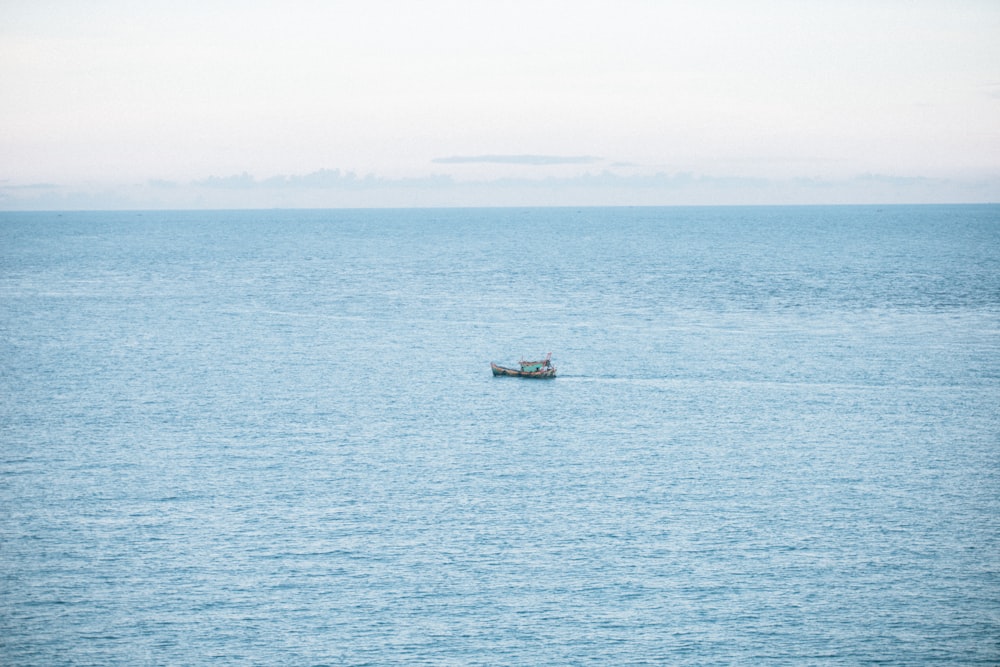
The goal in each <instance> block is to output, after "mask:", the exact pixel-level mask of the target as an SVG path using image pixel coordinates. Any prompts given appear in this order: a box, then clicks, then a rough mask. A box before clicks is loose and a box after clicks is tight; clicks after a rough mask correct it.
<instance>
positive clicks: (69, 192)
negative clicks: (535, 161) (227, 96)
mask: <svg viewBox="0 0 1000 667" xmlns="http://www.w3.org/2000/svg"><path fill="white" fill-rule="evenodd" d="M529 171H530V170H529ZM523 173H524V172H523V170H522V174H523ZM998 200H1000V177H998V176H992V175H988V174H986V175H983V176H982V177H981V178H979V179H976V180H969V179H966V180H951V179H944V178H933V177H927V176H920V175H903V174H880V173H867V174H859V175H856V176H849V177H844V178H834V179H831V178H823V177H813V178H791V179H767V178H759V177H752V176H744V175H724V174H720V175H717V174H702V173H697V172H690V171H677V172H672V173H671V172H657V173H646V174H635V173H630V174H622V173H616V172H615V171H613V170H610V169H604V170H600V171H595V172H589V173H584V174H576V175H571V176H555V175H548V176H539V175H536V176H535V177H529V176H525V175H521V176H507V177H504V178H495V179H490V178H484V179H476V180H457V179H455V178H454V177H452V176H450V175H427V176H417V177H408V178H387V177H382V176H378V175H376V174H366V175H364V176H358V175H357V174H355V173H354V172H352V171H341V170H339V169H321V170H319V171H314V172H311V173H305V174H296V175H290V176H284V175H278V176H267V177H264V178H257V177H255V176H253V175H251V174H249V173H247V172H243V173H240V174H234V175H230V176H211V177H208V178H204V179H199V180H194V181H188V182H175V181H167V180H158V179H153V180H149V181H146V182H145V183H137V184H132V185H128V184H118V185H114V184H99V183H89V184H78V185H57V184H51V183H25V184H15V183H11V182H10V181H9V180H6V181H5V180H0V210H98V209H133V210H138V209H219V208H261V209H264V208H387V207H458V206H469V207H475V206H670V205H718V204H727V205H741V204H779V205H780V204H871V203H874V204H891V203H901V204H902V203H911V204H919V203H957V202H991V201H993V202H995V201H998Z"/></svg>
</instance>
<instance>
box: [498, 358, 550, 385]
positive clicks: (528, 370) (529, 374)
mask: <svg viewBox="0 0 1000 667" xmlns="http://www.w3.org/2000/svg"><path fill="white" fill-rule="evenodd" d="M517 364H518V366H519V368H508V367H507V366H501V365H500V364H497V363H495V362H492V361H491V362H490V368H492V369H493V375H494V376H497V375H507V376H510V377H518V378H540V379H541V378H554V377H555V376H556V367H555V366H553V365H552V353H551V352H549V355H548V356H547V357H545V358H544V359H542V360H541V361H525V360H523V359H522V360H521V361H519V362H517Z"/></svg>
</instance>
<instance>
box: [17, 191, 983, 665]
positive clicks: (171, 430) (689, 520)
mask: <svg viewBox="0 0 1000 667" xmlns="http://www.w3.org/2000/svg"><path fill="white" fill-rule="evenodd" d="M549 351H551V352H552V353H553V361H554V365H555V366H556V367H557V368H558V370H559V377H558V378H556V379H555V380H552V381H545V382H541V381H528V380H519V379H515V378H494V377H492V374H491V373H490V368H489V362H490V361H497V362H499V363H513V362H515V361H516V360H517V359H519V358H521V357H526V358H542V357H544V355H545V354H546V353H548V352H549ZM0 396H2V397H3V400H2V401H0V573H2V576H0V600H2V601H3V604H2V607H0V662H4V663H7V664H79V663H84V664H191V665H197V664H218V663H223V664H225V663H251V664H276V663H277V664H280V663H290V664H314V665H321V664H463V665H467V664H524V665H566V664H595V665H596V664H601V665H606V664H624V665H627V664H718V663H762V664H791V663H794V664H800V663H816V662H831V663H844V664H857V663H859V662H873V661H884V662H888V663H890V664H924V663H928V662H934V661H940V662H946V663H951V664H956V663H957V664H974V663H984V664H990V663H996V662H997V661H998V660H1000V646H998V642H997V637H998V636H1000V555H998V554H1000V519H998V517H1000V492H998V489H1000V410H998V409H997V406H998V405H1000V207H997V206H913V207H906V206H898V207H882V208H879V207H776V208H769V207H746V208H740V207H720V208H606V209H600V208H583V209H575V208H560V209H545V208H538V209H451V210H418V209H409V210H407V209H400V210H332V211H322V210H316V211H240V212H225V211H222V212H220V211H192V212H143V213H138V212H115V213H99V212H92V213H63V214H57V213H48V214H46V213H35V214H15V213H2V214H0Z"/></svg>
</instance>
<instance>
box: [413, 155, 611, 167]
mask: <svg viewBox="0 0 1000 667" xmlns="http://www.w3.org/2000/svg"><path fill="white" fill-rule="evenodd" d="M603 161H604V158H599V157H594V156H593V155H452V156H451V157H439V158H435V159H433V160H431V162H434V163H435V164H525V165H550V164H594V163H597V162H603Z"/></svg>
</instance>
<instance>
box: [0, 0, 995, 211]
mask: <svg viewBox="0 0 1000 667" xmlns="http://www.w3.org/2000/svg"><path fill="white" fill-rule="evenodd" d="M332 170H340V172H341V175H343V174H345V173H347V172H351V173H353V174H356V175H357V177H358V178H359V179H360V178H364V177H365V176H369V179H370V180H371V179H374V180H373V181H371V182H376V181H377V182H378V183H381V184H383V185H392V184H394V183H397V182H399V181H405V180H407V179H410V180H411V181H412V182H414V183H418V182H419V179H428V178H430V177H432V176H433V177H437V178H438V179H439V181H438V183H439V184H440V182H441V181H440V179H442V178H443V179H444V180H445V181H446V182H447V183H451V184H452V185H454V184H462V183H468V182H474V183H476V184H477V189H476V191H475V193H470V192H466V193H465V199H464V200H463V201H462V203H463V204H469V203H472V204H475V203H482V204H484V205H489V204H491V203H495V202H493V201H491V199H490V195H489V190H490V188H489V184H490V183H493V182H496V181H498V179H508V181H507V183H508V185H509V183H510V182H514V181H518V182H520V181H522V180H524V181H542V182H547V183H549V184H551V187H552V188H553V189H558V188H559V187H563V186H567V187H568V186H571V185H573V184H574V183H577V182H579V183H581V184H583V185H586V183H588V182H590V183H593V179H597V178H603V179H605V180H607V179H611V180H613V181H614V183H615V185H616V187H617V188H618V190H620V192H618V194H617V195H616V199H615V203H622V201H624V202H625V203H628V201H629V200H628V194H627V192H628V190H629V188H630V187H632V186H633V185H634V184H635V183H641V184H642V185H640V186H636V187H640V188H645V189H643V190H642V192H643V197H644V198H645V199H643V198H642V197H638V198H637V201H636V203H648V201H647V200H649V199H650V197H652V201H654V202H656V201H658V200H657V199H656V197H655V196H653V195H651V194H650V193H651V192H652V191H655V189H656V187H657V186H656V185H655V182H654V184H653V185H650V180H649V179H651V178H654V176H655V175H659V178H660V179H661V180H662V179H665V182H667V183H669V184H670V188H668V189H671V188H672V192H674V193H675V194H676V193H677V192H678V191H680V190H682V189H683V187H682V186H683V184H684V183H687V182H689V181H690V180H691V179H694V180H695V181H697V182H699V183H701V185H702V186H705V185H706V184H714V186H713V187H716V188H717V189H718V190H719V191H720V192H721V191H722V190H724V189H725V187H726V185H725V184H726V183H730V182H739V183H744V184H746V183H765V184H778V183H793V182H797V183H803V182H805V183H812V184H819V185H824V184H830V183H832V184H839V185H838V187H840V188H841V190H842V192H841V193H840V194H839V195H838V196H839V197H840V198H841V199H843V198H844V197H847V198H848V199H849V198H850V188H851V187H853V186H852V185H851V184H856V183H858V182H860V181H859V179H861V180H862V181H864V182H865V183H867V184H868V185H871V183H874V182H879V183H883V184H890V185H892V186H893V187H896V186H900V184H903V185H902V186H900V187H904V186H906V184H909V185H910V186H913V188H911V190H910V191H909V192H910V193H911V195H912V196H913V197H916V198H917V199H919V198H920V197H919V195H920V194H921V193H920V192H917V187H919V188H921V189H922V194H923V195H924V198H925V199H927V198H928V192H929V191H928V190H927V189H928V188H931V189H933V188H935V187H936V188H938V189H939V191H940V193H941V194H940V198H942V199H943V200H955V199H956V197H957V198H959V199H960V198H961V197H962V196H963V195H962V194H961V193H962V192H965V193H967V194H966V198H967V199H969V200H976V201H997V200H1000V2H996V1H993V0H955V1H953V2H929V1H912V2H904V1H902V0H899V1H888V0H887V1H883V2H879V1H877V0H844V1H838V2H819V1H810V0H803V1H798V2H793V1H761V2H738V1H735V0H729V1H727V0H709V1H707V2H654V1H651V0H649V1H629V0H621V1H618V2H582V1H575V2H568V1H563V0H552V1H546V0H535V1H533V2H520V1H515V2H505V3H496V2H480V1H477V0H466V1H464V2H448V1H442V0H428V1H427V2H419V3H417V2H388V1H385V0H366V1H365V2H353V3H346V2H297V1H294V0H292V1H289V2H277V1H272V0H261V1H259V2H253V1H242V2H221V1H216V2H213V1H203V2H155V1H154V2H129V1H101V0H98V1H96V2H86V3H77V2H53V1H49V0H32V1H21V0H5V1H4V2H2V3H0V208H11V207H13V208H17V207H18V206H19V203H18V202H21V203H23V202H24V201H27V200H30V199H31V198H35V199H38V200H39V201H43V202H44V201H47V200H46V199H45V196H48V195H45V194H44V193H46V192H49V194H53V193H55V192H56V191H58V193H60V196H65V194H66V193H67V192H69V191H70V190H72V189H73V188H77V189H80V188H83V189H87V188H89V189H91V190H94V189H99V190H101V191H102V192H105V193H113V192H114V191H115V190H116V188H133V191H132V194H131V195H130V196H131V197H132V199H131V200H130V201H132V202H133V203H137V204H142V200H141V198H142V196H144V195H142V194H136V192H138V191H137V190H135V188H136V187H138V186H140V185H141V186H143V187H144V188H146V189H147V190H148V189H149V187H150V186H149V184H150V183H159V184H169V185H171V186H176V187H177V188H181V189H183V188H191V187H194V186H193V185H192V184H197V183H201V184H203V185H204V184H205V183H215V184H219V183H223V182H225V179H230V178H231V177H234V176H238V177H242V179H243V181H242V183H243V185H244V186H247V187H254V186H259V185H262V184H263V183H264V182H268V181H269V179H270V181H269V182H270V185H271V187H270V191H271V192H273V193H278V191H281V190H284V192H282V193H280V194H281V197H282V198H281V199H268V198H267V197H264V196H263V195H261V196H260V197H259V198H258V199H256V200H254V201H256V202H258V203H260V204H269V203H275V204H276V205H277V204H280V205H297V204H298V203H299V202H298V200H297V199H296V195H295V193H292V194H289V192H288V190H289V187H275V184H276V183H277V184H278V185H281V183H284V184H285V186H287V185H288V183H289V182H293V181H294V182H295V183H297V184H298V186H302V184H304V183H313V184H315V183H319V182H320V180H322V179H319V180H316V179H314V180H313V181H308V179H305V180H303V177H307V176H308V175H310V174H312V175H314V176H315V175H316V174H317V172H322V173H321V175H322V174H326V175H327V176H329V175H330V174H331V173H334V172H333V171H332ZM677 175H683V176H684V178H678V177H677ZM275 177H283V178H284V179H285V180H284V181H280V179H279V180H277V181H276V180H275ZM586 178H590V179H591V181H587V180H586ZM295 179H299V180H298V181H296V180H295ZM579 179H584V180H579ZM685 179H687V180H685ZM864 179H867V180H864ZM334 180H336V179H334ZM654 181H655V179H654ZM232 183H233V184H235V183H236V181H232ZM309 187H313V188H314V189H315V187H320V186H315V187H314V186H309ZM416 187H418V186H417V185H410V186H409V192H410V193H411V196H410V199H411V200H412V199H413V198H414V197H413V196H412V193H413V192H415V190H414V188H416ZM651 188H652V190H651ZM845 188H846V190H845ZM963 188H964V189H963ZM207 189H210V188H205V187H203V188H202V190H203V191H204V190H207ZM301 189H302V188H301V187H300V190H299V191H301ZM320 189H322V187H320ZM334 189H336V188H334ZM814 190H815V192H816V193H817V194H816V196H817V201H820V202H821V201H822V196H823V195H822V192H823V189H822V188H821V187H817V188H814ZM616 192H617V191H616ZM203 194H204V192H203ZM508 194H510V193H508ZM869 194H870V193H869ZM164 196H165V197H166V199H161V201H166V202H168V203H169V202H170V201H173V200H171V199H170V197H169V196H166V195H164ZM275 196H277V195H275ZM511 196H513V195H511ZM534 196H535V198H536V199H538V198H539V197H541V201H542V202H543V203H544V201H545V200H544V195H539V194H538V191H537V188H536V190H535V193H534ZM567 196H568V195H567ZM872 196H874V195H872ZM907 196H908V195H906V193H905V192H904V193H903V194H899V197H901V198H902V199H903V200H905V199H906V197H907ZM136 197H139V200H136V199H135V198H136ZM443 197H444V198H445V200H447V195H443ZM477 197H478V198H479V199H477ZM762 197H763V200H764V201H765V203H766V201H767V195H762ZM39 198H41V199H39ZM806 198H807V199H808V197H806ZM857 198H858V199H859V200H863V199H864V197H863V196H861V195H858V197H857ZM417 199H419V197H417ZM480 199H481V201H480ZM640 199H642V201H639V200H640ZM664 199H665V201H664V202H663V203H670V202H671V201H673V200H671V199H670V196H669V195H664ZM680 199H681V200H682V199H683V197H680ZM778 199H779V200H780V197H778ZM930 199H931V200H933V197H930ZM515 200H516V197H515ZM177 201H181V200H177ZM200 201H203V202H206V203H207V204H208V205H211V204H213V202H214V201H215V200H212V199H211V197H209V198H208V199H202V200H200ZM219 201H222V200H219ZM326 201H330V202H333V203H336V202H337V201H339V200H338V199H337V198H336V197H333V196H332V195H331V197H330V198H327V199H324V198H323V197H320V196H316V195H315V192H314V193H313V194H312V195H310V196H309V197H306V198H305V199H303V200H302V203H303V204H312V203H316V202H319V203H321V204H322V203H323V202H326ZM345 201H346V200H345ZM428 201H431V202H432V203H434V202H436V201H437V200H436V199H434V198H433V197H432V198H430V199H429V200H428ZM95 202H96V200H95ZM36 203H37V202H36ZM388 203H390V204H398V203H399V202H396V201H390V202H388ZM404 203H405V201H404ZM526 203H538V202H537V201H534V200H533V201H531V202H526ZM552 203H565V202H564V201H562V200H560V199H559V198H558V197H555V198H554V199H553V202H552ZM581 203H590V202H581ZM609 203H611V202H609ZM679 203H684V202H682V201H680V202H679ZM775 203H782V202H781V201H776V202H775Z"/></svg>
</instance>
